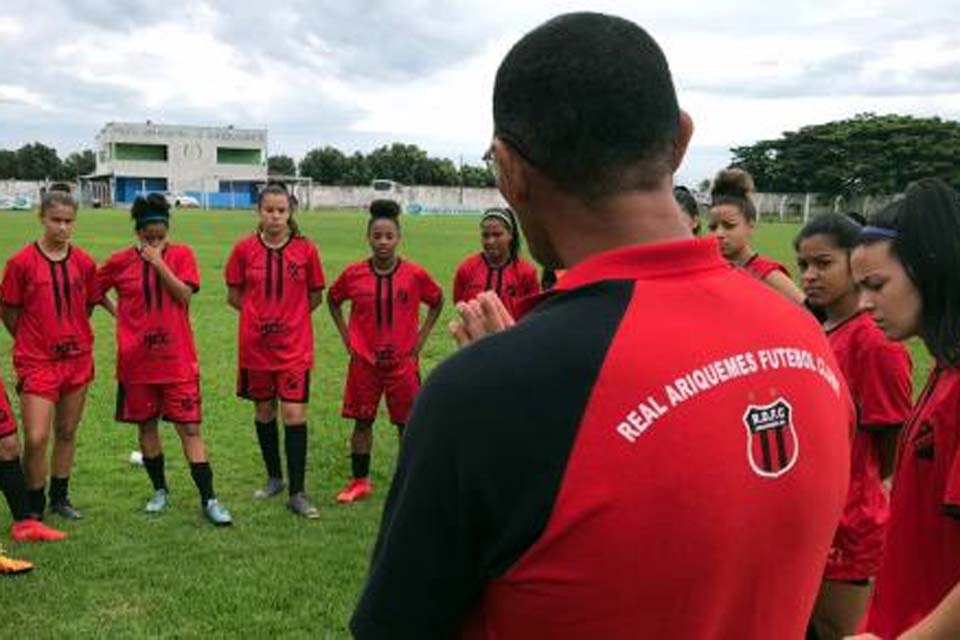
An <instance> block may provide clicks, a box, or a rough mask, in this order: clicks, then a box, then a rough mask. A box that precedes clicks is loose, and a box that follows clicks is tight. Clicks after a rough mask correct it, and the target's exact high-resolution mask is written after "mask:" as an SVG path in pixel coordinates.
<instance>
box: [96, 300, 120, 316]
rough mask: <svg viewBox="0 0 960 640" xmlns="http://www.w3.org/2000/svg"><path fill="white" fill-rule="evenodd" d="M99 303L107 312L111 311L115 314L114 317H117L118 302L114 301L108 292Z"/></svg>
mask: <svg viewBox="0 0 960 640" xmlns="http://www.w3.org/2000/svg"><path fill="white" fill-rule="evenodd" d="M99 305H100V306H101V307H103V309H104V310H105V311H106V312H107V313H109V314H110V315H111V316H113V317H114V318H116V317H117V303H116V302H114V300H113V298H111V297H110V296H108V295H107V294H104V295H103V298H102V299H101V300H100V302H99Z"/></svg>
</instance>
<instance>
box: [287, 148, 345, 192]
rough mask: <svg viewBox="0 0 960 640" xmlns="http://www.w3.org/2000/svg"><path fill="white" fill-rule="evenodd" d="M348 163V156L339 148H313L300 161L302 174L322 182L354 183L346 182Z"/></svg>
mask: <svg viewBox="0 0 960 640" xmlns="http://www.w3.org/2000/svg"><path fill="white" fill-rule="evenodd" d="M347 165H348V163H347V158H346V156H344V155H343V153H342V152H341V151H340V150H339V149H335V148H333V147H323V148H322V149H319V148H318V149H311V150H310V151H308V152H307V155H305V156H304V157H303V160H301V161H300V175H301V176H304V177H307V178H312V179H314V180H316V181H317V182H319V183H320V184H353V183H348V182H344V178H345V176H346V173H347Z"/></svg>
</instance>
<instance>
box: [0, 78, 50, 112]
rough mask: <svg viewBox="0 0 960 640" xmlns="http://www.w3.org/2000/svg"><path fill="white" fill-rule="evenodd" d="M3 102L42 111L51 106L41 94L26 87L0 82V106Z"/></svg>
mask: <svg viewBox="0 0 960 640" xmlns="http://www.w3.org/2000/svg"><path fill="white" fill-rule="evenodd" d="M4 103H11V104H14V105H22V106H27V107H34V108H36V109H40V110H42V111H50V110H51V107H50V105H49V103H47V102H46V101H45V100H44V99H43V98H42V97H41V96H39V95H37V94H36V93H34V92H33V91H31V90H30V89H28V88H26V87H21V86H18V85H10V84H0V106H3V104H4Z"/></svg>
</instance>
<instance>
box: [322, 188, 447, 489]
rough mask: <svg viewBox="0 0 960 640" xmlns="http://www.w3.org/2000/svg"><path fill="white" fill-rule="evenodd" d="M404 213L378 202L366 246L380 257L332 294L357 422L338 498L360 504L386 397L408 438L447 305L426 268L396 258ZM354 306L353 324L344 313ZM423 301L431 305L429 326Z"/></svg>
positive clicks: (347, 399) (348, 400)
mask: <svg viewBox="0 0 960 640" xmlns="http://www.w3.org/2000/svg"><path fill="white" fill-rule="evenodd" d="M399 215H400V206H399V205H398V204H397V203H396V202H394V201H392V200H374V201H373V203H371V205H370V221H369V223H368V224H367V241H368V242H369V243H370V249H371V250H372V251H373V255H372V256H370V258H369V259H367V260H363V261H361V262H356V263H354V264H352V265H350V266H348V267H347V268H346V269H344V271H343V273H341V274H340V277H339V278H337V281H336V282H334V283H333V286H332V287H330V294H329V296H328V302H329V304H330V314H331V315H332V316H333V321H334V324H336V326H337V330H338V331H339V332H340V337H341V338H342V339H343V344H344V346H345V347H346V348H347V352H348V353H349V354H350V369H349V371H348V372H347V383H346V389H345V391H344V397H343V417H344V418H351V419H353V420H354V428H353V436H352V437H351V439H350V459H351V465H352V470H353V480H351V481H350V483H349V484H348V485H347V486H346V488H344V490H343V491H341V492H340V493H339V494H337V500H338V501H339V502H354V501H355V500H361V499H363V498H366V497H367V496H369V495H370V494H371V493H372V492H373V485H372V484H371V483H370V480H369V474H370V451H371V449H372V447H373V421H374V420H375V419H376V417H377V406H378V405H379V404H380V398H381V397H382V396H384V395H386V397H387V409H388V411H389V413H390V421H391V422H392V423H393V424H394V425H396V427H397V430H398V433H399V434H400V435H403V429H404V426H405V425H406V423H407V418H408V416H409V415H410V409H411V407H412V406H413V401H414V398H415V397H416V395H417V391H418V390H419V389H420V363H419V356H420V352H421V350H422V349H423V345H424V344H425V343H426V341H427V336H429V335H430V331H431V330H432V329H433V325H434V324H435V323H436V321H437V318H438V317H439V315H440V310H441V308H442V307H443V291H442V290H441V289H440V285H438V284H437V282H436V281H435V280H434V279H433V278H431V277H430V274H428V273H427V272H426V270H425V269H424V268H423V267H421V266H420V265H418V264H415V263H413V262H410V261H409V260H406V259H401V258H400V257H399V256H397V253H396V252H397V245H398V244H399V243H400V222H399V221H398V220H397V218H398V216H399ZM347 301H349V302H350V322H349V325H348V324H347V323H346V322H345V321H344V319H343V311H342V309H341V307H342V305H343V303H344V302H347ZM421 304H426V305H427V306H428V307H429V311H428V313H427V317H426V319H425V320H424V321H423V325H422V326H421V324H420V305H421Z"/></svg>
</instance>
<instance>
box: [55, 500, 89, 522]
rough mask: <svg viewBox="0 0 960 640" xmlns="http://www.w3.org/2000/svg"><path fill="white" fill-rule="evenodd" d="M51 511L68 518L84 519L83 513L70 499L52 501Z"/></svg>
mask: <svg viewBox="0 0 960 640" xmlns="http://www.w3.org/2000/svg"><path fill="white" fill-rule="evenodd" d="M50 512H51V513H55V514H57V515H58V516H60V517H61V518H66V519H67V520H83V513H81V512H80V511H79V510H78V509H77V508H76V507H74V506H73V505H72V504H70V501H69V500H65V501H63V502H57V503H51V504H50Z"/></svg>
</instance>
